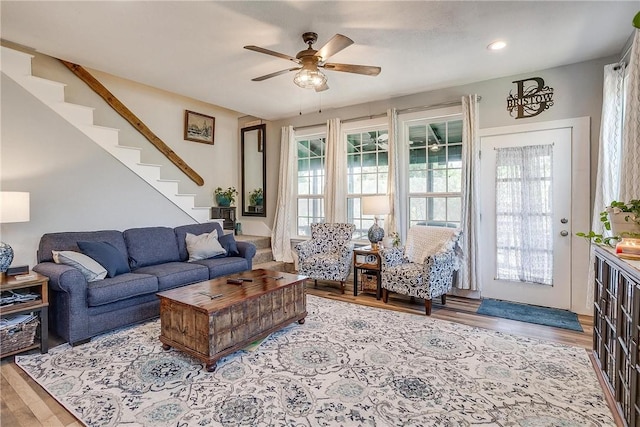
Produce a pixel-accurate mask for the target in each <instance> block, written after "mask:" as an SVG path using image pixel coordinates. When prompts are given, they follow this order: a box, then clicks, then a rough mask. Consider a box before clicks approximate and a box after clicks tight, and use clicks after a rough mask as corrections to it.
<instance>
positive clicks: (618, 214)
mask: <svg viewBox="0 0 640 427" xmlns="http://www.w3.org/2000/svg"><path fill="white" fill-rule="evenodd" d="M600 222H602V224H603V226H604V229H605V230H608V231H611V232H612V233H613V235H612V236H610V237H604V236H603V235H602V234H598V233H596V232H594V231H593V230H591V231H589V232H588V233H582V232H580V233H576V236H580V237H584V238H586V239H588V240H590V241H593V242H594V243H597V244H605V245H609V244H611V241H612V240H616V241H617V240H621V239H622V238H624V237H632V238H640V200H631V201H629V202H618V201H615V200H614V201H612V202H611V204H610V205H609V206H607V208H606V209H605V210H604V211H602V212H600Z"/></svg>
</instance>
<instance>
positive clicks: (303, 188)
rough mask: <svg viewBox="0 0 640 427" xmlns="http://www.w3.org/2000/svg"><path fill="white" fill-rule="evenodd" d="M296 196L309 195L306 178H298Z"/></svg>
mask: <svg viewBox="0 0 640 427" xmlns="http://www.w3.org/2000/svg"><path fill="white" fill-rule="evenodd" d="M298 194H305V195H306V194H309V179H308V178H298Z"/></svg>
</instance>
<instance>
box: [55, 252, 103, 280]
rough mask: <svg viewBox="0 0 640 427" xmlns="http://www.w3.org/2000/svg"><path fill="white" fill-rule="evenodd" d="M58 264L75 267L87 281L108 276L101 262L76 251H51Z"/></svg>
mask: <svg viewBox="0 0 640 427" xmlns="http://www.w3.org/2000/svg"><path fill="white" fill-rule="evenodd" d="M51 252H52V253H53V261H54V262H55V263H56V264H65V265H70V266H71V267H75V268H77V269H78V270H80V272H81V273H82V274H83V275H84V277H85V278H86V279H87V282H95V281H96V280H102V279H104V278H105V277H107V270H106V269H105V268H104V267H103V266H102V265H100V263H99V262H97V261H96V260H94V259H93V258H90V257H88V256H86V255H85V254H82V253H80V252H75V251H51Z"/></svg>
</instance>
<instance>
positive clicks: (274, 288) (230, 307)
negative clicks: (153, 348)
mask: <svg viewBox="0 0 640 427" xmlns="http://www.w3.org/2000/svg"><path fill="white" fill-rule="evenodd" d="M237 278H244V279H250V280H251V281H245V282H242V284H229V283H227V279H237ZM305 279H306V277H305V276H298V275H295V274H289V273H283V272H280V271H272V270H262V269H260V270H252V271H245V272H243V273H239V274H232V275H229V276H224V277H219V278H217V279H213V280H208V281H206V282H201V283H195V284H193V285H188V286H183V287H181V288H176V289H171V290H169V291H164V292H160V293H158V294H157V295H158V297H160V323H161V332H160V341H161V342H162V344H163V348H164V349H165V350H168V349H169V348H171V347H174V348H177V349H178V350H181V351H184V352H185V353H188V354H190V355H192V356H194V357H196V358H198V359H199V360H202V361H203V362H204V363H205V364H206V369H207V371H209V372H212V371H214V370H215V368H216V363H217V362H218V360H219V359H220V358H222V357H224V356H226V355H228V354H230V353H233V352H235V351H237V350H240V349H242V348H244V347H246V346H247V345H248V344H250V343H252V342H253V341H256V340H259V339H261V338H264V337H266V336H267V335H269V334H271V333H272V332H275V331H277V330H279V329H282V328H283V327H285V326H286V325H288V324H290V323H292V322H295V321H297V322H298V323H300V324H303V323H304V319H305V317H306V315H307V304H306V292H305V288H304V282H305Z"/></svg>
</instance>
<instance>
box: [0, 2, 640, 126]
mask: <svg viewBox="0 0 640 427" xmlns="http://www.w3.org/2000/svg"><path fill="white" fill-rule="evenodd" d="M0 8H1V9H0V13H1V27H0V34H1V37H2V39H4V40H8V41H11V42H15V43H19V44H22V45H24V46H27V47H30V48H33V49H35V50H37V51H39V52H41V53H45V54H47V55H51V56H54V57H57V58H61V59H65V60H67V61H71V62H74V63H77V64H80V65H82V66H85V67H88V68H93V69H96V70H101V71H104V72H107V73H111V74H114V75H117V76H120V77H124V78H127V79H130V80H134V81H137V82H140V83H144V84H147V85H150V86H154V87H157V88H161V89H165V90H168V91H171V92H175V93H178V94H182V95H186V96H189V97H192V98H196V99H200V100H202V101H206V102H209V103H212V104H215V105H218V106H222V107H226V108H229V109H232V110H236V111H239V112H241V113H245V114H251V115H254V116H256V117H261V118H264V119H271V120H274V119H279V118H285V117H291V116H294V115H297V114H298V113H299V112H302V113H303V114H304V113H308V112H311V111H316V110H317V109H318V106H319V105H321V106H322V108H324V109H329V108H333V107H340V106H345V105H353V104H357V103H363V102H369V101H374V100H382V99H388V98H392V97H396V96H401V95H407V94H412V93H418V92H423V91H428V90H433V89H438V88H444V87H451V86H457V85H461V84H466V83H472V82H476V81H482V80H487V79H492V78H496V77H502V76H508V75H514V74H520V73H527V72H532V71H537V70H542V69H546V68H550V67H556V66H560V65H565V64H572V63H576V62H582V61H586V60H590V59H595V58H602V57H606V56H609V55H619V54H620V53H621V52H622V50H623V48H624V45H625V43H626V41H627V40H628V39H629V36H630V35H631V33H632V31H633V27H632V25H631V20H632V19H633V16H634V15H635V14H636V13H637V12H638V11H639V10H640V1H638V0H635V1H586V2H581V1H567V2H559V1H531V2H525V1H498V2H493V1H456V2H450V1H438V2H436V1H328V2H312V1H255V2H248V1H193V2H191V1H156V2H149V1H145V2H142V1H82V2H77V1H76V2H73V1H71V2H57V1H15V2H13V1H4V0H2V2H1V3H0ZM306 31H314V32H316V33H318V43H317V44H316V45H315V47H316V48H319V47H320V46H322V45H323V44H324V43H325V42H326V41H328V40H329V39H330V38H331V37H332V36H333V35H334V34H336V33H340V34H344V35H345V36H347V37H350V38H351V39H353V40H354V42H355V43H354V44H353V45H352V46H350V47H348V48H346V49H344V50H343V51H341V52H339V53H337V54H336V55H334V56H333V57H331V61H330V62H341V63H350V64H362V65H378V66H381V67H382V72H381V73H380V75H379V76H377V77H370V76H362V75H356V74H350V73H340V72H334V71H327V72H326V74H327V77H328V84H329V87H330V89H329V90H328V91H325V92H323V93H322V94H318V93H316V92H314V91H313V90H309V89H301V88H299V87H297V86H295V85H294V83H293V75H294V73H288V74H285V75H281V76H278V77H274V78H272V79H268V80H265V81H262V82H252V81H251V79H252V78H254V77H258V76H261V75H264V74H269V73H272V72H275V71H279V70H282V69H285V68H289V67H291V65H292V64H291V62H288V61H286V60H284V59H280V58H275V57H272V56H268V55H264V54H260V53H256V52H252V51H249V50H246V49H243V46H245V45H257V46H260V47H264V48H267V49H270V50H274V51H278V52H282V53H285V54H287V55H291V56H295V54H296V53H297V52H298V51H300V50H303V49H305V48H306V45H305V44H304V43H303V42H302V38H301V35H302V33H303V32H306ZM496 39H504V40H506V41H507V43H508V46H507V48H506V49H504V50H503V51H500V52H489V51H488V50H487V49H486V46H487V45H488V44H489V43H490V42H492V41H494V40H496Z"/></svg>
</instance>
